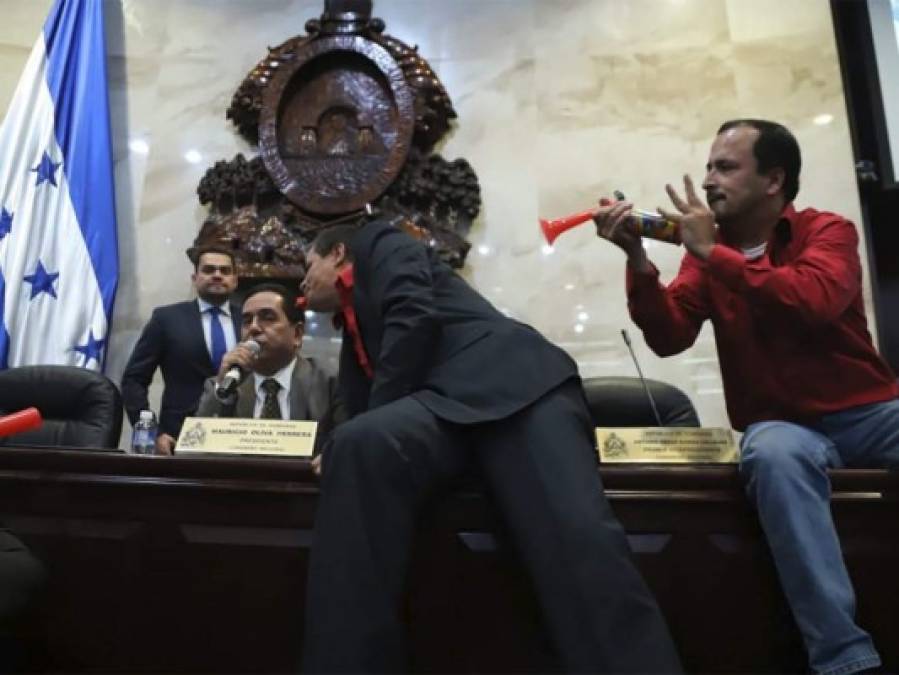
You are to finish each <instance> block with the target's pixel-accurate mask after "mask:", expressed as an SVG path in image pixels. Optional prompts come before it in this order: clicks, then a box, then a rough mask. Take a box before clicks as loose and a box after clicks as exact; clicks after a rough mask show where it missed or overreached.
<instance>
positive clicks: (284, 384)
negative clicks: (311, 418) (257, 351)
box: [253, 359, 297, 420]
mask: <svg viewBox="0 0 899 675" xmlns="http://www.w3.org/2000/svg"><path fill="white" fill-rule="evenodd" d="M296 365H297V360H296V359H291V360H290V363H288V364H287V365H286V366H284V367H283V368H282V369H281V370H279V371H278V372H277V373H275V374H274V375H260V374H259V373H253V389H254V390H255V391H256V404H255V405H254V406H253V417H255V418H257V419H258V418H259V415H260V414H261V413H262V404H263V403H264V402H265V390H264V389H263V388H262V383H263V382H265V381H266V380H268V379H273V380H277V381H278V384H280V385H281V388H280V389H279V390H278V405H279V406H280V408H281V419H285V420H289V419H290V383H291V382H292V381H293V369H294V368H296Z"/></svg>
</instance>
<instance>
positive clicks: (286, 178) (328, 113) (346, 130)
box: [259, 36, 414, 214]
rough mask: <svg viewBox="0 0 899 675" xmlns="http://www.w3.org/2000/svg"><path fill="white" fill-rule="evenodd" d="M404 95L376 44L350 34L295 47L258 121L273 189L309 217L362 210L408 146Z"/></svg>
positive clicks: (409, 112)
mask: <svg viewBox="0 0 899 675" xmlns="http://www.w3.org/2000/svg"><path fill="white" fill-rule="evenodd" d="M413 124H414V110H413V101H412V91H411V89H410V88H409V86H408V85H407V84H406V80H405V78H404V77H403V72H402V70H400V67H399V65H398V64H397V63H396V61H395V60H394V59H393V57H392V56H391V55H390V52H388V51H387V50H386V49H384V47H382V46H381V45H379V44H377V43H375V42H372V41H370V40H365V39H364V38H361V37H357V36H333V37H327V38H323V39H321V40H317V41H315V42H311V43H309V44H306V45H303V46H302V47H301V48H299V49H298V50H297V54H296V55H295V57H294V60H293V61H291V62H290V63H288V64H287V65H286V67H284V68H281V69H279V70H278V72H277V74H276V75H275V77H274V79H273V80H272V82H271V84H270V85H269V87H268V89H267V90H266V92H265V96H264V98H263V103H262V115H261V116H260V119H259V145H260V147H261V149H262V159H263V161H264V162H265V166H266V168H267V169H268V171H269V174H270V175H271V176H272V178H273V179H274V181H275V185H277V186H278V189H279V190H281V192H283V193H284V194H285V195H287V197H288V198H289V199H290V200H291V201H292V202H293V203H294V204H296V205H297V206H299V207H300V208H302V209H306V210H307V211H311V212H312V213H320V214H341V213H346V212H348V211H355V210H358V209H362V208H364V207H365V205H366V204H369V203H371V202H373V201H374V200H376V199H377V198H378V197H380V196H381V195H382V194H383V193H384V191H385V190H386V189H387V188H388V187H389V186H390V184H391V183H392V182H393V181H394V180H395V179H396V177H397V176H398V175H399V173H400V171H401V170H402V168H403V165H404V164H405V163H406V157H407V156H408V155H409V147H410V145H411V142H412V131H413Z"/></svg>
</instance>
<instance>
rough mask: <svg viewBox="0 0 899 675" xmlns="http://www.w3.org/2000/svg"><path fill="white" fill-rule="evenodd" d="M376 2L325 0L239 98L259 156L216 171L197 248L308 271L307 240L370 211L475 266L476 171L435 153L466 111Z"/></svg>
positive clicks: (243, 263)
mask: <svg viewBox="0 0 899 675" xmlns="http://www.w3.org/2000/svg"><path fill="white" fill-rule="evenodd" d="M371 12H372V3H371V0H326V1H325V9H324V14H323V15H322V17H321V19H318V20H316V19H312V20H309V21H307V22H306V34H305V35H301V36H297V37H293V38H291V39H289V40H287V41H286V42H285V43H283V44H281V45H279V46H277V47H274V48H269V52H268V55H267V56H266V57H265V58H264V59H262V60H261V61H260V62H259V63H258V64H256V67H255V68H253V70H252V71H250V73H249V74H248V75H247V77H246V79H244V81H243V82H242V83H241V85H240V87H239V88H238V89H237V91H236V92H235V94H234V97H233V99H232V101H231V106H230V107H229V108H228V111H227V117H228V118H229V119H230V120H231V121H232V122H233V123H234V124H235V125H236V127H237V130H238V132H239V133H240V134H241V136H243V137H244V138H245V139H246V140H247V141H249V142H251V143H253V144H254V145H256V146H257V147H258V148H259V151H260V155H259V156H257V157H254V158H252V159H249V160H248V159H246V158H245V157H244V156H243V155H242V154H239V155H237V156H236V157H234V159H232V160H230V161H225V160H222V161H219V162H216V164H215V165H214V166H213V167H211V168H210V169H209V170H208V171H207V172H206V175H205V176H204V177H203V179H202V180H201V181H200V184H199V186H198V188H197V194H198V195H199V198H200V202H201V203H202V204H204V205H207V206H208V207H209V215H208V218H207V219H206V221H205V223H204V224H203V226H202V228H201V230H200V233H199V235H198V236H197V238H196V240H195V242H194V246H195V247H197V246H202V245H209V244H215V245H219V246H225V247H228V248H229V249H232V250H234V252H235V254H236V258H237V262H238V271H239V274H240V276H241V278H242V279H247V280H252V279H255V278H263V277H265V278H270V277H282V278H292V279H300V278H302V276H303V270H304V255H303V248H304V245H305V244H306V243H308V242H309V241H310V240H311V239H312V238H314V237H315V235H316V234H317V233H318V232H319V231H320V230H321V229H323V228H327V227H329V226H331V225H334V224H337V223H347V222H361V221H362V220H364V219H365V218H368V217H370V216H371V214H373V213H375V214H379V215H384V216H388V217H392V216H400V217H402V222H403V227H404V228H405V229H406V230H407V231H409V232H410V233H412V234H413V235H415V236H417V237H419V238H421V239H423V240H424V241H426V242H427V243H428V244H429V245H430V246H432V247H434V248H436V249H437V250H438V252H439V253H440V255H441V257H442V258H443V259H444V260H445V261H446V262H448V263H449V264H450V265H452V266H453V267H457V268H458V267H461V266H462V265H463V264H464V263H465V257H466V254H467V253H468V249H469V244H468V242H467V241H466V240H465V237H466V235H467V233H468V231H469V229H470V227H471V223H472V220H473V219H474V218H475V217H477V215H478V212H479V211H480V207H481V197H480V187H479V185H478V179H477V176H476V175H475V172H474V170H473V169H472V167H471V166H470V165H469V164H468V162H467V161H465V160H464V159H456V160H454V161H447V160H445V159H444V158H443V157H441V156H440V155H439V154H437V153H435V152H434V147H435V145H436V144H437V143H438V142H439V141H440V140H441V139H442V138H444V136H445V135H446V133H447V132H448V131H449V129H450V125H451V122H452V120H453V119H455V117H456V113H455V111H454V110H453V106H452V103H451V101H450V98H449V96H448V95H447V93H446V90H445V89H444V88H443V85H442V84H441V83H440V81H439V80H438V79H437V76H436V75H435V74H434V72H433V70H431V67H430V66H429V65H428V63H427V62H426V61H425V60H424V59H423V58H422V57H421V56H420V55H419V54H418V52H417V48H415V47H410V46H408V45H407V44H405V43H404V42H401V41H400V40H398V39H396V38H394V37H391V36H390V35H387V34H385V33H384V29H385V24H384V22H383V21H382V20H380V19H377V18H372V15H371Z"/></svg>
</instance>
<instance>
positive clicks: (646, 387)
mask: <svg viewBox="0 0 899 675" xmlns="http://www.w3.org/2000/svg"><path fill="white" fill-rule="evenodd" d="M621 337H622V338H624V344H626V345H627V350H628V351H629V352H630V353H631V359H633V361H634V365H635V366H637V375H639V376H640V382H642V383H643V391H645V392H646V398H648V399H649V405H650V406H652V414H653V415H655V418H656V422H658V424H659V426H660V427H663V426H665V425H664V424H662V418H661V416H660V415H659V409H658V408H656V401H655V399H654V398H653V397H652V393H651V392H650V391H649V385H648V384H647V383H646V378H645V377H643V371H642V370H640V363H639V362H638V361H637V355H636V354H634V347H633V345H631V339H630V337H629V336H628V334H627V330H625V329H624V328H622V329H621Z"/></svg>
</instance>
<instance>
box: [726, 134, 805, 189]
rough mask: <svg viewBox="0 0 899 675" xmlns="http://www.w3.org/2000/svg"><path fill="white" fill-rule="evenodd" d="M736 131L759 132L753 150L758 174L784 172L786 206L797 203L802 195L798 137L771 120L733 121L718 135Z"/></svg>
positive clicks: (800, 156)
mask: <svg viewBox="0 0 899 675" xmlns="http://www.w3.org/2000/svg"><path fill="white" fill-rule="evenodd" d="M735 127H751V128H753V129H755V130H756V131H758V132H759V135H758V138H756V139H755V145H753V146H752V154H753V155H755V161H756V163H757V164H758V173H759V174H763V173H767V172H768V171H770V170H771V169H783V170H784V186H783V192H784V198H785V199H786V200H787V203H789V202H791V201H793V200H794V199H796V194H797V193H798V192H799V170H800V169H801V168H802V154H801V153H800V152H799V143H798V142H796V137H795V136H793V134H791V133H790V130H789V129H787V128H786V127H785V126H783V125H782V124H778V123H777V122H769V121H768V120H756V119H740V120H730V121H728V122H725V123H724V124H722V125H721V128H720V129H718V133H719V134H723V133H724V132H725V131H728V130H729V129H734V128H735Z"/></svg>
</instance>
